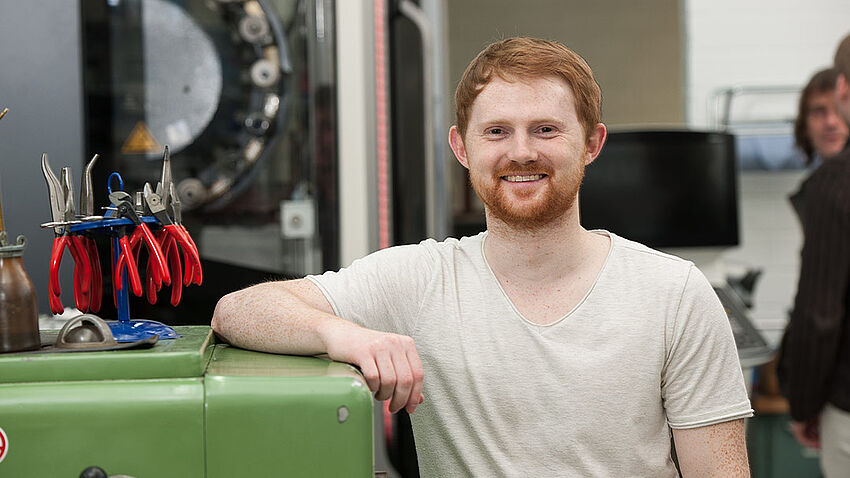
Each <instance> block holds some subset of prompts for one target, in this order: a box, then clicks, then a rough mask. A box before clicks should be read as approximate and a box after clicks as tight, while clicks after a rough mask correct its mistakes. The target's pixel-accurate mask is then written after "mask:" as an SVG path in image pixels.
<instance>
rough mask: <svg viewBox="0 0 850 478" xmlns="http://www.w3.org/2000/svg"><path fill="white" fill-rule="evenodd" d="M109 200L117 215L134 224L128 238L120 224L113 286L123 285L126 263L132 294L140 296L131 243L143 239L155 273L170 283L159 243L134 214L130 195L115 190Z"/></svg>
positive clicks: (139, 284)
mask: <svg viewBox="0 0 850 478" xmlns="http://www.w3.org/2000/svg"><path fill="white" fill-rule="evenodd" d="M109 201H110V202H111V203H112V204H113V205H114V206H115V207H116V208H117V216H118V217H121V218H126V219H130V220H132V221H133V223H134V224H135V225H136V229H135V230H134V231H133V235H132V236H131V237H129V238H128V237H127V229H126V228H127V226H122V231H121V235H120V237H119V239H118V244H119V246H120V247H121V252H120V254H119V256H118V260H117V261H116V262H115V275H114V278H115V288H116V289H117V290H121V289H122V288H123V287H124V284H123V280H122V279H123V277H122V272H123V270H124V269H125V265H126V269H127V275H128V277H129V278H130V286H131V288H132V290H133V294H135V295H136V296H137V297H141V295H142V281H141V278H140V277H139V269H138V265H137V264H136V259H135V251H134V250H133V249H134V248H133V245H134V244H136V243H140V242H142V240H143V239H144V242H145V244H146V245H147V247H148V253H149V255H150V260H151V261H153V262H154V263H155V265H156V267H155V268H154V270H155V271H156V273H157V274H159V277H160V278H161V280H162V281H163V282H166V283H170V282H171V275H170V274H169V273H168V268H167V267H166V264H165V258H164V256H163V254H162V249H161V248H160V247H159V243H158V242H157V241H156V238H155V237H154V236H153V233H152V232H151V230H150V229H149V228H148V226H147V224H145V223H144V222H142V220H141V219H139V216H138V215H137V214H136V210H135V208H134V206H133V202H132V198H131V196H130V195H129V194H127V193H125V192H124V191H116V192H114V193H112V194H110V195H109Z"/></svg>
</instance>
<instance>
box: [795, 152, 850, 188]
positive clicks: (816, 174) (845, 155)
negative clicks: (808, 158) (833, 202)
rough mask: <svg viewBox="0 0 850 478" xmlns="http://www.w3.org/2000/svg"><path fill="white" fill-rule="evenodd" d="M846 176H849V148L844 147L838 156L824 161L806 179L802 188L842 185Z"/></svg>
mask: <svg viewBox="0 0 850 478" xmlns="http://www.w3.org/2000/svg"><path fill="white" fill-rule="evenodd" d="M848 178H850V149H846V150H844V151H843V152H842V153H840V154H839V155H838V156H836V157H834V158H832V159H828V160H826V161H824V162H823V164H821V165H820V166H818V167H817V169H815V170H814V171H813V172H812V174H811V175H810V176H809V178H808V179H806V181H805V182H804V183H803V188H804V189H814V190H820V189H822V188H823V187H824V186H826V185H832V184H834V185H836V186H839V185H840V186H843V185H845V184H846V181H847V179H848ZM842 189H843V187H842Z"/></svg>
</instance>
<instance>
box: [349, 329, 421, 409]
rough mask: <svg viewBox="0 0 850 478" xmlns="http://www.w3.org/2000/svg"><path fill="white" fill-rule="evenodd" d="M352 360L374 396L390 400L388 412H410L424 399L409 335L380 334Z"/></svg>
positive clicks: (414, 348) (378, 398) (419, 367)
mask: <svg viewBox="0 0 850 478" xmlns="http://www.w3.org/2000/svg"><path fill="white" fill-rule="evenodd" d="M356 363H357V365H359V366H360V370H361V372H362V373H363V377H364V378H365V379H366V384H367V385H368V386H369V389H370V390H371V391H373V392H375V399H376V400H381V401H383V400H390V404H389V409H390V412H392V413H395V412H397V411H399V410H401V409H402V408H404V409H406V410H407V411H408V413H412V412H413V411H414V410H416V407H417V406H418V405H419V404H420V403H422V402H423V401H424V399H425V398H424V396H423V395H422V386H423V380H424V372H423V369H422V362H421V360H420V359H419V354H418V353H417V352H416V347H415V345H414V343H413V339H411V338H410V337H406V336H402V335H394V334H380V337H378V338H377V339H376V340H374V341H372V342H371V343H370V344H368V347H366V350H365V353H364V354H363V355H362V356H361V359H360V360H357V361H356Z"/></svg>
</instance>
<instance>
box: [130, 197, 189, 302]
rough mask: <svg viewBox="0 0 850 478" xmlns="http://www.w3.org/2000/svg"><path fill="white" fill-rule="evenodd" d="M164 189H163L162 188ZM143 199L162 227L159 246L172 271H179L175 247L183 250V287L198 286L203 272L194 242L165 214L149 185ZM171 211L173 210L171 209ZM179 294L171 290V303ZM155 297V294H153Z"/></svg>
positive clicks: (184, 230)
mask: <svg viewBox="0 0 850 478" xmlns="http://www.w3.org/2000/svg"><path fill="white" fill-rule="evenodd" d="M169 188H170V189H171V192H173V186H170V187H169ZM163 189H164V188H163ZM143 195H144V198H145V204H146V205H147V208H148V210H149V211H150V212H151V214H153V215H154V217H156V219H157V221H159V223H160V224H161V225H162V231H163V232H161V233H160V237H159V240H160V244H162V246H163V247H164V248H166V250H167V251H168V252H167V254H168V255H169V261H170V263H171V266H172V270H173V269H174V268H175V267H176V268H177V269H178V270H179V261H178V259H179V258H178V256H177V247H178V246H179V247H180V249H182V250H183V262H184V267H185V272H184V274H183V285H185V286H188V285H189V284H192V283H194V284H198V285H200V284H201V282H202V281H203V271H202V269H201V258H200V254H199V253H198V248H197V246H195V243H194V241H192V238H191V237H190V236H189V233H188V232H187V231H186V228H185V227H183V226H182V225H181V224H177V223H175V222H174V221H173V220H172V219H171V217H169V215H168V213H167V212H166V207H165V205H164V204H163V201H162V197H161V196H160V195H159V194H157V193H155V192H153V188H151V185H150V183H145V187H144V193H143ZM172 210H173V208H172ZM154 281H155V284H154V286H155V288H156V289H157V290H158V289H159V287H160V285H159V281H156V276H155V275H154ZM166 285H167V284H166ZM172 287H179V285H178V284H176V283H174V281H172ZM151 288H152V285H151V284H150V283H149V284H148V300H150V299H151ZM177 294H180V292H176V293H175V292H174V290H172V297H171V299H172V303H174V302H175V300H179V296H178V298H176V297H175V295H177ZM154 295H155V294H154Z"/></svg>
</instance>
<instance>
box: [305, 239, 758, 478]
mask: <svg viewBox="0 0 850 478" xmlns="http://www.w3.org/2000/svg"><path fill="white" fill-rule="evenodd" d="M596 232H597V233H600V234H607V235H608V236H609V237H610V238H611V249H610V251H609V254H608V257H607V259H606V261H605V264H604V265H603V267H602V270H601V271H600V272H599V275H598V277H597V278H596V281H595V282H594V284H593V285H592V287H591V288H590V290H589V291H588V292H587V293H586V295H585V296H584V298H583V299H582V300H581V301H580V302H579V303H578V304H577V305H576V306H575V307H573V308H572V310H570V311H569V312H568V313H567V314H566V315H565V316H564V317H562V318H561V319H559V320H556V321H554V322H552V323H550V324H547V325H537V324H534V323H532V322H530V321H528V320H526V319H524V318H523V317H522V316H521V315H520V313H519V312H518V311H517V309H516V307H514V306H513V304H512V303H511V301H510V298H509V297H508V296H507V295H506V294H505V292H504V291H503V289H502V288H501V287H500V285H499V282H498V280H497V278H496V276H495V275H494V274H493V272H492V270H491V269H490V267H489V265H488V264H487V260H486V258H485V257H484V249H483V244H484V239H485V238H486V232H484V233H481V234H479V235H477V236H472V237H464V238H461V239H447V240H445V241H442V242H436V241H434V240H426V241H423V242H421V243H420V244H417V245H408V246H397V247H392V248H388V249H384V250H382V251H378V252H376V253H373V254H370V255H369V256H367V257H365V258H362V259H358V260H356V261H354V262H353V263H352V264H351V265H350V266H349V267H347V268H344V269H341V270H340V271H336V272H326V273H324V274H322V275H319V276H308V279H310V280H311V281H313V282H314V283H315V284H316V285H318V286H319V288H320V289H321V290H322V292H323V293H324V295H325V297H326V298H327V299H328V301H329V302H330V304H331V306H332V307H333V309H334V312H335V313H336V314H337V315H338V316H340V317H342V318H344V319H347V320H350V321H352V322H354V323H357V324H359V325H362V326H364V327H367V328H370V329H375V330H380V331H385V332H392V333H397V334H402V335H408V336H410V337H412V338H413V339H414V342H415V344H416V349H417V352H418V353H419V355H420V358H421V359H422V365H423V368H424V371H425V381H424V389H423V394H424V395H425V397H426V399H425V402H424V403H422V404H421V405H419V407H418V408H417V409H416V412H414V413H413V414H412V415H411V421H412V424H413V430H414V438H415V441H416V451H417V456H418V460H419V467H420V473H421V474H422V476H434V477H445V476H658V477H664V476H670V477H675V476H678V474H677V472H676V469H675V466H674V464H673V461H672V458H671V455H670V428H694V427H700V426H706V425H711V424H715V423H720V422H724V421H728V420H734V419H738V418H744V417H748V416H751V415H752V410H751V408H750V403H749V399H748V396H747V391H746V387H745V385H744V380H743V374H742V371H741V367H740V365H739V361H738V355H737V350H736V347H735V342H734V339H733V336H732V331H731V327H730V325H729V322H728V319H727V317H726V314H725V311H724V309H723V307H722V305H721V304H720V301H719V300H718V298H717V295H716V294H715V293H714V290H713V288H712V287H711V285H710V284H709V282H708V281H707V279H706V278H705V276H704V275H703V274H702V273H701V272H700V271H699V270H698V269H697V268H696V267H695V266H694V265H693V264H692V263H691V262H689V261H685V260H683V259H680V258H677V257H674V256H670V255H667V254H664V253H661V252H658V251H655V250H652V249H650V248H648V247H646V246H643V245H641V244H638V243H636V242H632V241H629V240H627V239H624V238H622V237H619V236H617V235H615V234H613V233H609V232H606V231H596Z"/></svg>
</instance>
